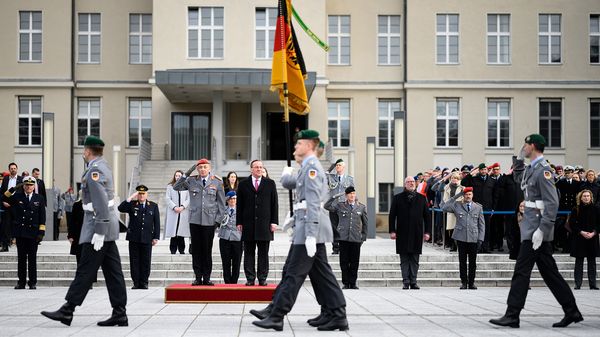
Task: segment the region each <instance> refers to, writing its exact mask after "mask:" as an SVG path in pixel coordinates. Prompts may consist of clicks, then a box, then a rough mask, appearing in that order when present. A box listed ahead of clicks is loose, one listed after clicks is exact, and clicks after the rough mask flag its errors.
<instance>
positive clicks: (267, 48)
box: [256, 8, 277, 59]
mask: <svg viewBox="0 0 600 337" xmlns="http://www.w3.org/2000/svg"><path fill="white" fill-rule="evenodd" d="M276 22H277V8H257V9H256V58H257V59H271V58H273V45H274V43H275V42H274V41H275V24H276Z"/></svg>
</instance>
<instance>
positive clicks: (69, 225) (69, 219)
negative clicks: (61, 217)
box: [65, 212, 73, 228]
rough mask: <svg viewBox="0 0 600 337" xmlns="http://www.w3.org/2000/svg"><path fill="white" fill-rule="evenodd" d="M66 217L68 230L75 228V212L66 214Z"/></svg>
mask: <svg viewBox="0 0 600 337" xmlns="http://www.w3.org/2000/svg"><path fill="white" fill-rule="evenodd" d="M65 217H66V218H67V228H71V227H72V226H73V225H72V223H73V212H65Z"/></svg>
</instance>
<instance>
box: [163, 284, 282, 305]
mask: <svg viewBox="0 0 600 337" xmlns="http://www.w3.org/2000/svg"><path fill="white" fill-rule="evenodd" d="M276 287H277V285H276V284H269V285H267V286H264V287H261V286H252V287H248V286H245V285H243V284H215V285H214V286H194V287H192V285H191V284H171V285H170V286H168V287H166V288H165V303H260V302H266V303H268V302H271V298H272V297H273V293H274V292H275V288H276Z"/></svg>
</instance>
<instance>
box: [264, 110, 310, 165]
mask: <svg viewBox="0 0 600 337" xmlns="http://www.w3.org/2000/svg"><path fill="white" fill-rule="evenodd" d="M307 125H308V117H307V116H306V115H304V116H300V115H297V114H294V113H290V137H292V139H293V137H294V134H295V133H296V132H297V131H299V130H304V129H306V127H307ZM292 139H290V144H291V149H290V154H291V153H293V152H294V143H293V140H292ZM266 145H267V151H266V152H267V156H268V158H267V159H268V160H286V159H287V158H286V153H285V127H284V123H283V112H268V113H267V142H266ZM292 160H293V158H292Z"/></svg>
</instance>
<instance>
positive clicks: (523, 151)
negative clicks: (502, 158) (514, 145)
mask: <svg viewBox="0 0 600 337" xmlns="http://www.w3.org/2000/svg"><path fill="white" fill-rule="evenodd" d="M524 158H525V145H523V146H522V147H521V150H519V154H518V155H517V159H518V160H523V159H524Z"/></svg>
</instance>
